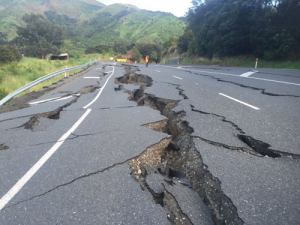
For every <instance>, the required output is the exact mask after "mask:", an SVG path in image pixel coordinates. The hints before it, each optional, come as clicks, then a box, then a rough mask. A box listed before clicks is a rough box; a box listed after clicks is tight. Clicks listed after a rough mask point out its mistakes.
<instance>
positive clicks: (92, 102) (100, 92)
mask: <svg viewBox="0 0 300 225" xmlns="http://www.w3.org/2000/svg"><path fill="white" fill-rule="evenodd" d="M112 68H113V71H112V74H111V75H110V76H109V77H108V78H107V80H106V82H105V84H104V85H103V87H102V88H101V90H100V91H99V93H98V94H97V96H96V97H95V98H94V99H93V101H91V102H90V103H89V104H87V105H86V106H84V107H82V108H83V109H86V108H88V107H90V106H91V105H92V104H94V102H95V101H97V99H98V98H99V97H100V95H101V94H102V91H103V90H104V88H105V86H106V84H107V82H108V81H109V79H110V78H111V76H112V75H113V74H114V72H115V68H114V67H112Z"/></svg>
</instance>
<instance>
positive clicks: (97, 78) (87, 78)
mask: <svg viewBox="0 0 300 225" xmlns="http://www.w3.org/2000/svg"><path fill="white" fill-rule="evenodd" d="M84 78H85V79H100V77H84Z"/></svg>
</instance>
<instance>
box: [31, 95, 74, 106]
mask: <svg viewBox="0 0 300 225" xmlns="http://www.w3.org/2000/svg"><path fill="white" fill-rule="evenodd" d="M72 97H73V96H72V95H70V96H67V97H64V98H60V97H57V98H50V99H46V100H42V101H38V102H31V103H29V105H37V104H41V103H45V102H57V101H61V100H65V99H69V98H72Z"/></svg>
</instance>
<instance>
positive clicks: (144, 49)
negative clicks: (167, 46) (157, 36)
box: [136, 44, 161, 62]
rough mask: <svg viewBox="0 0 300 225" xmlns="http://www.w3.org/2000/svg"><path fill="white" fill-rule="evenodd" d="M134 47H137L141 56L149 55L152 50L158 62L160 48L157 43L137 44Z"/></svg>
mask: <svg viewBox="0 0 300 225" xmlns="http://www.w3.org/2000/svg"><path fill="white" fill-rule="evenodd" d="M136 47H137V48H138V50H139V52H140V53H141V54H142V56H143V58H145V57H146V56H147V55H149V56H150V55H151V53H152V52H153V51H155V52H156V55H157V58H156V62H159V61H160V59H161V49H160V47H159V46H158V45H155V44H137V45H136Z"/></svg>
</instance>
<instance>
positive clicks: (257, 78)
mask: <svg viewBox="0 0 300 225" xmlns="http://www.w3.org/2000/svg"><path fill="white" fill-rule="evenodd" d="M178 69H182V70H186V71H195V72H203V73H213V74H221V75H226V76H235V77H241V78H248V79H255V80H263V81H271V82H275V83H281V84H290V85H296V86H300V84H297V83H290V82H285V81H279V80H269V79H263V78H259V77H242V76H241V75H236V74H230V73H216V72H209V71H204V70H188V69H183V68H178Z"/></svg>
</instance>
